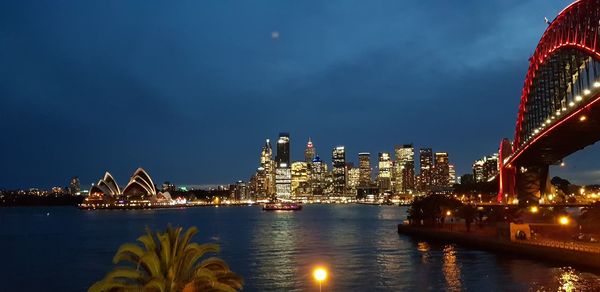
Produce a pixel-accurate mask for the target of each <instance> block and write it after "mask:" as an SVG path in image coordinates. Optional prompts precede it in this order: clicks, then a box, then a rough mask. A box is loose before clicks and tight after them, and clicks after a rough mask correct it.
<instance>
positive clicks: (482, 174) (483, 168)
mask: <svg viewBox="0 0 600 292" xmlns="http://www.w3.org/2000/svg"><path fill="white" fill-rule="evenodd" d="M497 174H498V153H494V154H492V155H488V156H485V157H483V158H482V159H479V160H476V161H475V163H473V179H474V180H475V182H485V181H488V180H491V179H493V178H494V177H495V176H496V175H497Z"/></svg>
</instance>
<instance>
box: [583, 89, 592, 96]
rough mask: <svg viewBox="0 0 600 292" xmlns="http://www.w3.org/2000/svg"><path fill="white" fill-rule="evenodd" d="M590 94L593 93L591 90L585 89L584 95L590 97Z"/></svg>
mask: <svg viewBox="0 0 600 292" xmlns="http://www.w3.org/2000/svg"><path fill="white" fill-rule="evenodd" d="M590 93H592V92H591V91H590V90H589V89H585V90H584V91H583V94H584V95H589V94H590Z"/></svg>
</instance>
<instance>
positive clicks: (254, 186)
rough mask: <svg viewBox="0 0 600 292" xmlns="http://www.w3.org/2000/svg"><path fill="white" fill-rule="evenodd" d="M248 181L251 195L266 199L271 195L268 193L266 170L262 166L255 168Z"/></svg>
mask: <svg viewBox="0 0 600 292" xmlns="http://www.w3.org/2000/svg"><path fill="white" fill-rule="evenodd" d="M250 182H251V183H250V189H251V191H252V195H253V196H254V197H255V198H256V199H268V198H269V197H270V196H271V195H270V194H269V193H268V185H267V172H266V169H265V168H264V167H259V168H257V169H256V174H254V175H253V176H252V178H251V180H250Z"/></svg>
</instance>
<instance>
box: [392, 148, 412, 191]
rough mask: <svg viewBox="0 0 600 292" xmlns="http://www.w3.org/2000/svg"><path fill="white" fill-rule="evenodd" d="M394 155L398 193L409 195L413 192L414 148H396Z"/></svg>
mask: <svg viewBox="0 0 600 292" xmlns="http://www.w3.org/2000/svg"><path fill="white" fill-rule="evenodd" d="M394 154H395V155H396V165H395V168H396V177H397V179H396V183H397V185H398V188H397V189H398V191H399V192H400V193H411V192H413V191H414V190H415V148H414V147H413V145H412V144H404V145H402V146H396V147H395V148H394Z"/></svg>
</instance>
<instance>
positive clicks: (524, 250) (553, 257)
mask: <svg viewBox="0 0 600 292" xmlns="http://www.w3.org/2000/svg"><path fill="white" fill-rule="evenodd" d="M398 233H399V234H405V235H411V236H415V237H420V238H425V239H432V240H437V241H442V242H455V243H458V244H462V245H465V246H470V247H474V248H477V249H482V250H490V251H494V252H499V253H502V254H511V255H515V256H525V257H531V258H536V259H540V260H547V261H553V262H560V263H564V264H569V265H576V266H585V267H588V268H594V269H598V268H600V244H598V243H585V242H574V241H571V240H558V239H550V238H539V237H538V238H535V237H534V238H529V239H526V240H512V241H511V240H509V239H504V238H501V237H500V236H499V233H498V231H497V228H496V227H491V226H485V227H483V228H480V227H478V226H473V227H472V228H471V232H466V230H465V226H464V224H445V225H444V227H439V228H436V227H423V226H411V225H405V224H399V225H398Z"/></svg>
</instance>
